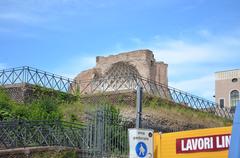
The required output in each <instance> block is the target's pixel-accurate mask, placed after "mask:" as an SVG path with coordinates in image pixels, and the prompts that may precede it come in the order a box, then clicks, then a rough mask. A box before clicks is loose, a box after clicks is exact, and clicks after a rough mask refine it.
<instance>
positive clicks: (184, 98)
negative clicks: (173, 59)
mask: <svg viewBox="0 0 240 158" xmlns="http://www.w3.org/2000/svg"><path fill="white" fill-rule="evenodd" d="M16 83H28V84H35V85H40V86H42V87H46V88H52V89H55V90H59V91H63V92H68V93H74V94H76V93H80V94H81V97H86V96H87V95H99V94H109V93H110V94H111V95H112V94H119V93H121V92H133V91H135V88H136V87H137V85H141V86H142V87H143V89H144V94H147V95H151V96H157V97H161V98H162V99H166V100H168V101H172V102H174V103H177V104H180V105H183V106H188V107H190V108H194V109H198V110H201V111H205V112H209V113H212V114H215V115H217V116H220V117H224V118H227V119H232V118H233V111H231V109H230V108H229V109H228V108H224V107H220V106H219V105H218V104H217V103H215V102H212V101H209V100H206V99H204V98H201V97H198V96H195V95H192V94H190V93H187V92H184V91H181V90H179V89H176V88H173V87H170V86H167V85H164V84H161V83H157V82H155V81H152V80H149V79H146V78H144V77H141V76H137V75H131V76H129V75H126V76H124V75H123V76H106V77H103V78H93V79H91V80H84V81H82V80H80V81H75V80H72V79H69V78H65V77H62V76H59V75H55V74H52V73H48V72H45V71H42V70H38V69H35V68H31V67H28V66H23V67H19V68H13V69H7V70H2V71H0V85H2V86H6V85H9V84H10V85H12V84H16ZM189 86H190V85H189Z"/></svg>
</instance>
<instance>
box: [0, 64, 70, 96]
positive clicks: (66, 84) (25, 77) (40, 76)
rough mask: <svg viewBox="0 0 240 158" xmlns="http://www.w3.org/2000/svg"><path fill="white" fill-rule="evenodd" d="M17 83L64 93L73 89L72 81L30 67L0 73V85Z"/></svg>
mask: <svg viewBox="0 0 240 158" xmlns="http://www.w3.org/2000/svg"><path fill="white" fill-rule="evenodd" d="M16 83H28V84H34V85H39V86H42V87H46V88H51V89H55V90H59V91H63V92H68V91H71V90H72V89H73V87H72V85H73V83H74V81H73V80H72V79H69V78H66V77H63V76H59V75H56V74H53V73H49V72H46V71H42V70H39V69H35V68H32V67H29V66H23V67H17V68H12V69H5V70H1V71H0V85H2V86H6V85H13V84H16Z"/></svg>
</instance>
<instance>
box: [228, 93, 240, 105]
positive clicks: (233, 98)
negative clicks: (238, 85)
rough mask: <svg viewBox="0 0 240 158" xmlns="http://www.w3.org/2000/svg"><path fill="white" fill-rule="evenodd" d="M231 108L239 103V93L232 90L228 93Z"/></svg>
mask: <svg viewBox="0 0 240 158" xmlns="http://www.w3.org/2000/svg"><path fill="white" fill-rule="evenodd" d="M230 100H231V106H236V104H237V102H238V101H239V92H238V91H237V90H233V91H232V92H231V93H230Z"/></svg>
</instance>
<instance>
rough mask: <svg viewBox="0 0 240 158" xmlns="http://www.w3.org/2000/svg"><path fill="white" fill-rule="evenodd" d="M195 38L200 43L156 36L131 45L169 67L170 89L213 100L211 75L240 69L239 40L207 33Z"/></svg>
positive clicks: (201, 32) (204, 31)
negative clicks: (146, 51)
mask: <svg viewBox="0 0 240 158" xmlns="http://www.w3.org/2000/svg"><path fill="white" fill-rule="evenodd" d="M196 36H197V38H203V39H202V40H201V41H198V42H191V41H190V40H187V39H184V40H183V39H182V40H178V39H162V38H161V37H160V36H155V37H153V39H152V40H150V41H144V40H142V39H137V38H134V40H132V39H131V41H133V43H134V44H136V45H137V47H140V48H150V49H152V50H153V52H154V56H155V58H156V59H157V60H158V61H164V62H166V63H168V64H169V69H168V72H169V81H170V83H169V85H171V86H173V87H176V88H178V89H181V90H184V91H187V92H189V93H193V94H196V95H199V96H202V97H205V98H208V99H211V100H213V97H212V96H213V95H214V77H213V75H214V72H216V71H220V70H227V69H233V68H240V64H239V58H240V53H239V50H240V36H237V34H236V35H233V36H230V35H215V34H213V33H212V32H210V31H209V30H206V29H204V30H200V31H197V35H196ZM191 38H194V37H191ZM139 41H141V43H140V42H139Z"/></svg>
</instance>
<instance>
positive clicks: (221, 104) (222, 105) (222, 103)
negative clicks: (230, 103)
mask: <svg viewBox="0 0 240 158" xmlns="http://www.w3.org/2000/svg"><path fill="white" fill-rule="evenodd" d="M220 107H221V108H224V99H220Z"/></svg>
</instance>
